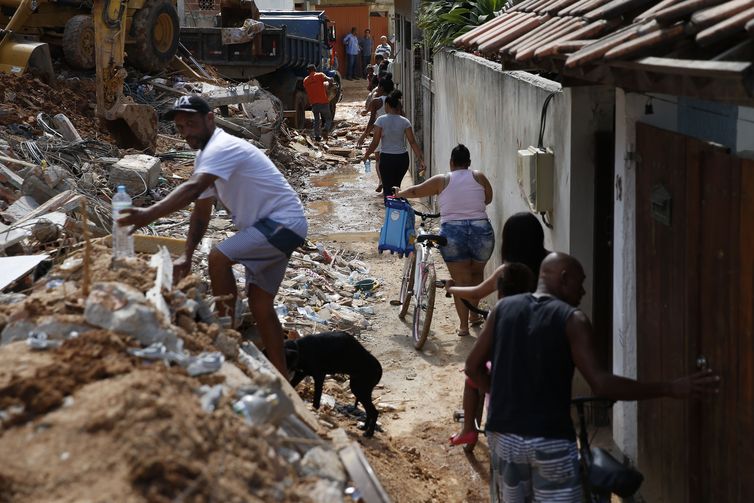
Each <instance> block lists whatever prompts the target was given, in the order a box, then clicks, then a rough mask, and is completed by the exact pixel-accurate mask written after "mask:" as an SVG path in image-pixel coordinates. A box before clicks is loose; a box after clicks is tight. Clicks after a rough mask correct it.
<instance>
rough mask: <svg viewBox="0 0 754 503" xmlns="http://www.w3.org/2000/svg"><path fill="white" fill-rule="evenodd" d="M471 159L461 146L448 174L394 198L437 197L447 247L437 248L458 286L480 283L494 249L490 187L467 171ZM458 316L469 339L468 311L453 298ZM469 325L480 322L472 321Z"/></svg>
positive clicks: (476, 173) (460, 331) (460, 330)
mask: <svg viewBox="0 0 754 503" xmlns="http://www.w3.org/2000/svg"><path fill="white" fill-rule="evenodd" d="M470 165H471V155H470V154H469V149H468V148H466V147H465V146H464V145H460V144H459V145H457V146H456V147H455V148H454V149H453V151H452V152H451V154H450V173H446V174H442V175H435V176H433V177H432V178H430V179H428V180H426V181H425V182H424V183H421V184H419V185H414V186H413V187H409V188H407V189H405V190H397V189H398V188H396V192H395V195H396V197H411V198H414V197H429V196H435V195H436V196H438V197H437V201H438V203H439V206H440V234H441V235H443V236H445V237H446V238H447V240H448V244H447V245H446V246H443V247H441V248H440V253H441V254H442V258H443V259H444V260H445V264H446V265H447V266H448V271H449V272H450V277H451V278H452V279H453V281H454V282H455V284H456V285H458V286H472V285H477V284H479V283H481V282H482V279H483V278H484V266H485V265H487V261H488V260H489V259H490V256H491V255H492V250H493V249H494V248H495V232H494V231H493V229H492V225H491V224H490V221H489V219H488V218H487V212H486V210H485V208H486V206H487V205H488V204H490V203H491V202H492V186H491V185H490V182H489V180H487V177H486V176H484V174H482V173H481V172H479V171H474V170H470V169H469V166H470ZM454 300H455V305H456V311H457V312H458V320H459V325H458V335H460V336H464V335H469V310H468V309H467V308H466V306H465V305H464V304H463V302H461V299H460V298H458V297H454ZM471 323H472V325H473V324H476V323H480V324H481V318H479V317H477V318H472V320H471Z"/></svg>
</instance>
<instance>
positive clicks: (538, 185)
mask: <svg viewBox="0 0 754 503" xmlns="http://www.w3.org/2000/svg"><path fill="white" fill-rule="evenodd" d="M516 171H517V175H518V183H519V185H520V186H521V188H522V189H523V191H524V194H526V198H527V200H528V202H529V206H530V207H531V209H532V210H534V211H536V212H537V213H543V212H546V211H552V191H553V184H554V183H555V180H554V179H555V154H554V153H553V152H552V150H550V149H549V148H548V149H541V148H537V147H529V148H527V149H526V150H519V151H518V153H517V155H516Z"/></svg>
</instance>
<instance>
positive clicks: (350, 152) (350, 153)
mask: <svg viewBox="0 0 754 503" xmlns="http://www.w3.org/2000/svg"><path fill="white" fill-rule="evenodd" d="M327 153H328V154H331V155H337V156H340V157H346V158H351V157H354V156H355V155H356V151H355V150H354V149H352V148H334V147H331V148H330V149H329V150H328V151H327Z"/></svg>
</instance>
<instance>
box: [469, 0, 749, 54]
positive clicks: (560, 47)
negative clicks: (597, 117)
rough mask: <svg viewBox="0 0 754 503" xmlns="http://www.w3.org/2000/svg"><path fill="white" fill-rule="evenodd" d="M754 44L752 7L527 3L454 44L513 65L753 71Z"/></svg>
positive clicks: (595, 0)
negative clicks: (695, 64) (714, 64)
mask: <svg viewBox="0 0 754 503" xmlns="http://www.w3.org/2000/svg"><path fill="white" fill-rule="evenodd" d="M752 37H754V0H730V1H723V0H662V1H648V0H525V1H523V2H521V3H519V4H517V5H515V6H514V7H512V8H510V9H508V10H507V11H505V12H504V13H502V14H501V15H500V16H498V17H496V18H495V19H493V20H491V21H489V22H487V23H485V24H483V25H481V26H479V27H477V28H475V29H473V30H471V31H470V32H468V33H466V34H465V35H463V36H460V37H458V38H456V40H455V41H454V42H455V45H456V46H458V47H463V48H465V49H467V50H473V51H477V52H479V53H481V54H482V55H484V56H486V57H489V58H492V59H500V60H502V61H507V62H510V63H512V64H519V65H522V64H523V65H525V64H532V63H533V64H538V63H540V62H542V61H544V60H548V59H557V60H560V61H561V63H562V64H561V65H560V66H559V68H561V69H562V68H566V69H574V68H578V67H582V66H584V65H589V64H598V63H610V62H614V61H631V60H636V59H637V58H644V57H646V56H654V57H657V56H659V57H660V58H662V59H663V62H664V63H667V62H668V61H665V60H666V59H667V58H670V59H673V60H681V61H683V60H688V61H690V60H693V61H722V60H725V61H731V60H734V61H737V62H741V63H749V64H751V62H752V54H754V51H752V46H753V44H752ZM649 59H652V58H649ZM740 68H743V67H740Z"/></svg>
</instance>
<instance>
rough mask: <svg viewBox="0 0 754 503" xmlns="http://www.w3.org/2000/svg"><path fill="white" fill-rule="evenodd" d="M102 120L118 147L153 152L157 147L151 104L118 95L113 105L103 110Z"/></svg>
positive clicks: (155, 121)
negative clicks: (140, 102) (143, 103)
mask: <svg viewBox="0 0 754 503" xmlns="http://www.w3.org/2000/svg"><path fill="white" fill-rule="evenodd" d="M102 122H103V123H104V125H105V127H107V129H108V131H110V134H112V135H113V138H114V139H115V142H116V143H117V144H118V146H119V147H122V148H135V149H137V150H141V151H144V152H146V153H148V154H154V152H155V149H156V147H157V145H156V143H157V111H156V110H155V109H154V108H152V107H151V106H149V105H141V104H138V103H134V102H133V101H131V99H130V98H127V97H125V96H120V97H119V99H118V101H117V102H116V104H115V106H114V107H112V108H111V109H110V110H108V111H106V112H105V114H104V115H103V117H102Z"/></svg>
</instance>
